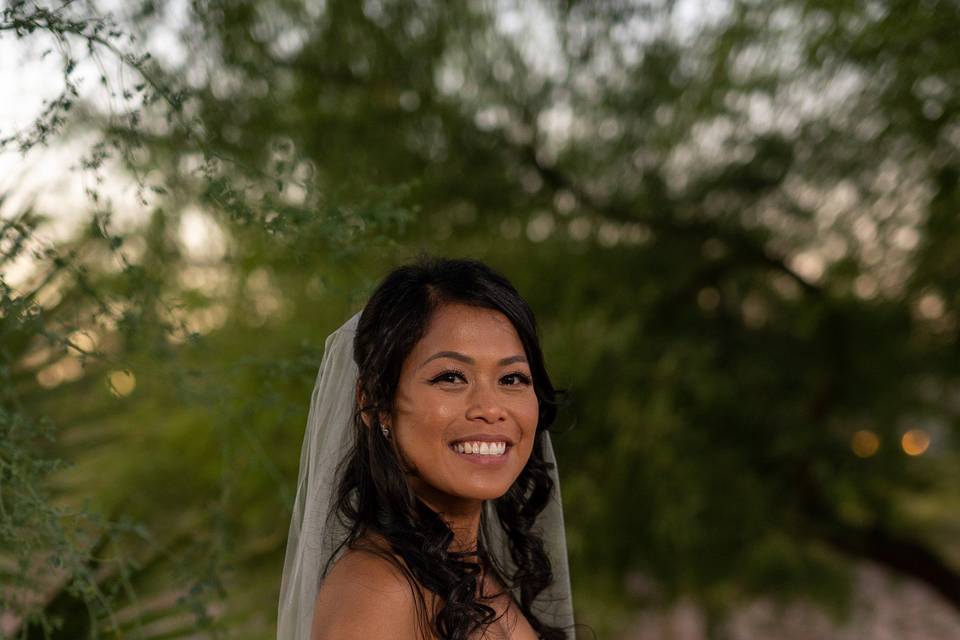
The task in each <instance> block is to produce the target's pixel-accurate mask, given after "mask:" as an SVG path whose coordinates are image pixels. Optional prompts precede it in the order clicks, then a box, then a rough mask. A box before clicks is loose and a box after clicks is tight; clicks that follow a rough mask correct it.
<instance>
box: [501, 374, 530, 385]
mask: <svg viewBox="0 0 960 640" xmlns="http://www.w3.org/2000/svg"><path fill="white" fill-rule="evenodd" d="M503 379H504V380H516V382H512V383H510V384H508V385H507V386H511V387H515V386H517V385H526V384H530V378H529V376H526V375H524V374H522V373H511V374H508V375H505V376H503Z"/></svg>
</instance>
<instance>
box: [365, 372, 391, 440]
mask: <svg viewBox="0 0 960 640" xmlns="http://www.w3.org/2000/svg"><path fill="white" fill-rule="evenodd" d="M366 402H367V396H366V394H364V393H363V390H362V389H361V388H360V382H357V406H358V407H362V406H364V405H365V404H366ZM372 417H373V416H372V415H371V414H370V412H369V411H361V412H360V419H361V420H363V424H365V425H367V428H368V429H369V428H370V420H371V418H372ZM380 424H382V425H385V426H386V427H388V428H389V427H390V426H391V425H390V416H389V415H387V414H386V413H381V414H380Z"/></svg>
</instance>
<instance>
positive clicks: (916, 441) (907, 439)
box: [900, 429, 930, 456]
mask: <svg viewBox="0 0 960 640" xmlns="http://www.w3.org/2000/svg"><path fill="white" fill-rule="evenodd" d="M900 446H902V447H903V452H904V453H906V454H907V455H908V456H919V455H923V453H924V452H926V450H927V449H928V448H929V447H930V434H928V433H927V432H926V431H924V430H923V429H910V430H909V431H907V432H906V433H905V434H903V438H901V439H900Z"/></svg>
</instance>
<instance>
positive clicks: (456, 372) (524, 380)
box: [430, 369, 530, 387]
mask: <svg viewBox="0 0 960 640" xmlns="http://www.w3.org/2000/svg"><path fill="white" fill-rule="evenodd" d="M447 376H459V377H460V378H461V379H462V380H463V381H464V382H466V381H467V375H466V374H465V373H464V372H463V371H461V370H460V369H448V370H446V371H443V372H442V373H440V374H438V375H436V376H434V377H433V378H432V379H431V380H430V384H438V383H440V382H452V380H445V379H444V378H446V377H447ZM510 377H515V378H516V379H517V380H519V383H518V384H508V385H506V386H508V387H516V386H526V385H529V384H530V376H528V375H527V374H525V373H523V372H521V371H512V372H510V373H507V374H505V375H504V376H503V377H502V378H501V380H502V379H503V378H510Z"/></svg>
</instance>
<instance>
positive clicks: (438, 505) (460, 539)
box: [415, 489, 483, 553]
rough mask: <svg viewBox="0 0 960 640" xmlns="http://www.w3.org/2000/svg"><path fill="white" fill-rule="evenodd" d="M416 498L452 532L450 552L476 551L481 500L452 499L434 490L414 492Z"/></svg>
mask: <svg viewBox="0 0 960 640" xmlns="http://www.w3.org/2000/svg"><path fill="white" fill-rule="evenodd" d="M415 494H416V496H417V497H418V498H419V499H420V500H421V501H422V502H423V503H424V504H425V505H427V506H428V507H430V509H432V510H433V511H434V512H436V513H437V514H438V515H439V516H440V517H441V518H442V519H443V521H444V523H445V524H446V525H447V526H448V527H449V528H450V530H451V531H453V542H452V543H451V544H450V550H451V551H457V552H460V553H463V552H467V551H476V550H477V536H478V535H479V532H480V513H481V511H482V510H483V500H475V499H471V498H454V497H452V496H449V495H447V494H441V493H440V492H437V491H436V490H432V489H426V490H423V491H415Z"/></svg>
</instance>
